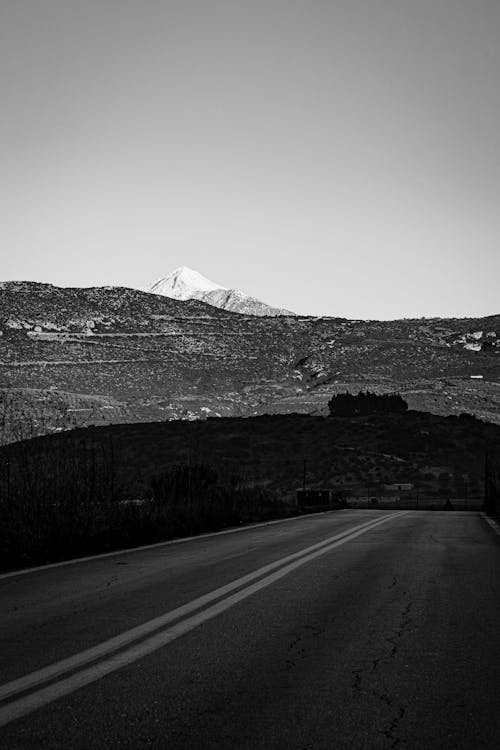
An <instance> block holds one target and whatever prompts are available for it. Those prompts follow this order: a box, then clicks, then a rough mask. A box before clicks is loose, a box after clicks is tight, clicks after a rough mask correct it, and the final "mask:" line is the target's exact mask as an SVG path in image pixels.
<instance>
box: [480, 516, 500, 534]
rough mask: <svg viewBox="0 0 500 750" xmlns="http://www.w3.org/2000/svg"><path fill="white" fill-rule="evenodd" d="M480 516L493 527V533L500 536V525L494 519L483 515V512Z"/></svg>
mask: <svg viewBox="0 0 500 750" xmlns="http://www.w3.org/2000/svg"><path fill="white" fill-rule="evenodd" d="M479 515H480V516H481V518H483V519H484V520H485V521H486V523H488V524H489V525H490V526H491V528H492V529H493V531H494V532H495V533H497V534H498V535H499V536H500V525H499V524H498V523H497V522H496V521H495V520H494V519H493V518H490V516H487V515H486V513H483V511H481V512H480V514H479Z"/></svg>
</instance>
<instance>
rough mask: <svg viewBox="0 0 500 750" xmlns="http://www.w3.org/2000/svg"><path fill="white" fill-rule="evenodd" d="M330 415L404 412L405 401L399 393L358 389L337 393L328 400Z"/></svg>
mask: <svg viewBox="0 0 500 750" xmlns="http://www.w3.org/2000/svg"><path fill="white" fill-rule="evenodd" d="M328 408H329V410H330V416H332V417H334V416H335V417H338V416H341V417H344V416H349V417H352V416H359V415H366V414H380V413H392V414H404V412H405V411H407V409H408V404H407V402H406V401H405V400H404V399H403V398H402V397H401V396H400V394H399V393H381V394H378V393H370V391H366V393H365V392H363V391H360V392H359V393H358V394H357V395H354V394H352V393H347V392H346V393H337V394H334V395H333V396H332V398H331V399H330V401H329V402H328Z"/></svg>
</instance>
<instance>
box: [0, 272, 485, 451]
mask: <svg viewBox="0 0 500 750" xmlns="http://www.w3.org/2000/svg"><path fill="white" fill-rule="evenodd" d="M0 334H1V335H0V430H1V440H2V441H3V442H7V441H10V440H17V439H22V438H26V437H31V436H33V435H36V434H42V433H45V432H51V431H54V430H62V429H66V428H69V427H75V426H85V425H88V424H104V423H110V422H134V421H146V420H165V419H172V418H185V419H194V418H199V417H206V416H231V415H240V416H241V415H255V414H261V413H266V412H267V413H288V412H307V413H316V414H323V413H326V411H327V406H326V405H327V401H328V399H329V398H330V397H331V394H332V392H341V391H345V390H350V391H358V390H360V389H370V390H373V391H377V392H388V391H393V390H397V391H399V392H401V393H402V394H403V395H404V397H405V398H406V400H407V401H408V403H409V405H410V408H413V409H419V410H425V411H430V412H433V413H436V414H443V415H446V414H460V413H461V412H469V413H472V414H475V415H476V416H479V417H481V418H483V419H486V420H489V421H493V422H497V423H500V346H499V338H500V316H492V317H489V318H482V319H450V320H442V319H432V320H431V319H421V320H398V321H390V322H387V321H382V322H381V321H359V320H352V321H349V320H344V319H340V318H313V317H299V316H288V317H285V316H283V317H255V316H250V315H248V316H245V315H241V314H238V315H236V314H234V313H230V312H228V311H225V310H221V309H218V308H216V307H213V306H209V305H207V304H204V303H202V302H199V301H196V300H188V301H180V300H174V299H170V298H168V297H161V296H158V295H152V294H148V293H145V292H139V291H136V290H132V289H123V288H91V289H61V288H58V287H54V286H50V285H47V284H38V283H34V282H5V283H3V284H2V285H1V286H0Z"/></svg>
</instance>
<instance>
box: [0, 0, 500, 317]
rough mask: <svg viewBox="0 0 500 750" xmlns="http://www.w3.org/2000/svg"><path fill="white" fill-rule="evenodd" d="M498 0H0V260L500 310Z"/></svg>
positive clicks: (349, 313) (83, 273)
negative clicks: (183, 269) (181, 270)
mask: <svg viewBox="0 0 500 750" xmlns="http://www.w3.org/2000/svg"><path fill="white" fill-rule="evenodd" d="M499 89H500V2H499V0H473V1H472V0H178V1H175V2H169V1H168V0H134V1H132V0H1V2H0V279H1V280H12V279H27V280H33V281H43V282H50V283H53V284H56V285H60V286H90V285H120V286H131V287H137V288H141V287H145V286H148V285H149V284H150V283H151V282H153V281H155V280H156V279H158V278H159V277H161V276H164V275H166V274H167V273H169V272H170V271H172V270H173V269H174V268H176V267H178V266H181V265H186V266H189V267H191V268H194V269H196V270H197V271H199V272H200V273H202V274H203V275H205V276H207V277H208V278H210V279H213V280H214V281H216V282H217V283H219V284H221V285H222V286H225V287H228V288H238V289H241V290H243V291H245V292H246V293H248V294H251V295H253V296H255V297H258V298H260V299H262V300H264V301H266V302H269V303H271V304H274V305H277V306H280V307H285V308H288V309H290V310H293V311H295V312H297V313H301V314H311V315H333V316H342V317H349V318H379V319H390V318H401V317H422V316H426V317H431V316H443V317H446V316H457V317H459V316H460V317H464V316H481V315H491V314H497V313H500V295H499V293H498V288H499V282H500V243H499V240H500V90H499Z"/></svg>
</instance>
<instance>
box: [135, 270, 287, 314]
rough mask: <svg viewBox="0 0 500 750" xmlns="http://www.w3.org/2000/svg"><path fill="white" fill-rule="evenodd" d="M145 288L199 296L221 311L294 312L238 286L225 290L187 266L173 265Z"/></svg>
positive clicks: (171, 294)
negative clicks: (272, 304)
mask: <svg viewBox="0 0 500 750" xmlns="http://www.w3.org/2000/svg"><path fill="white" fill-rule="evenodd" d="M146 291H147V292H150V293H152V294H161V295H163V296H165V297H171V298H172V299H179V300H188V299H198V300H201V301H202V302H206V303H207V304H209V305H213V306H214V307H220V308H221V309H222V310H231V312H237V313H241V314H242V315H261V316H264V315H269V316H276V315H294V313H292V312H290V310H283V309H281V308H278V307H272V306H271V305H267V304H266V303H265V302H261V301H260V300H258V299H255V297H250V296H249V295H248V294H244V293H243V292H240V291H238V289H226V287H223V286H220V285H219V284H215V283H214V282H213V281H210V280H209V279H207V278H205V276H202V275H201V273H198V271H193V270H192V269H191V268H187V267H186V266H181V267H180V268H176V269H175V271H172V273H169V274H168V276H165V277H164V278H161V279H159V280H158V281H156V282H155V283H154V284H152V285H151V286H150V287H148V288H147V289H146Z"/></svg>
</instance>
